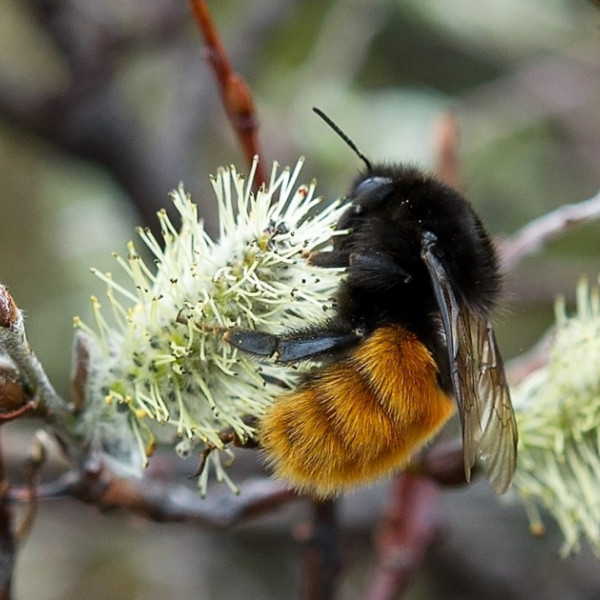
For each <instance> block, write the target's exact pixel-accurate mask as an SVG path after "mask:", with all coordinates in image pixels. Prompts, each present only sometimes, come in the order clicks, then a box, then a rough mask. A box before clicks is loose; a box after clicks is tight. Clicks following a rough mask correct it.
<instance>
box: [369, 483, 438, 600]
mask: <svg viewBox="0 0 600 600" xmlns="http://www.w3.org/2000/svg"><path fill="white" fill-rule="evenodd" d="M437 498H438V490H437V488H436V485H435V484H434V483H432V482H431V481H430V480H428V479H424V478H422V477H415V476H412V475H400V476H399V477H397V479H396V481H395V487H394V490H393V493H392V495H391V497H390V501H389V503H388V506H387V507H386V509H385V513H384V515H383V519H382V521H381V525H380V527H379V532H378V534H377V538H376V546H377V555H378V561H377V565H376V567H375V572H374V573H373V577H372V579H371V583H370V585H369V587H368V589H367V592H366V594H365V595H364V598H365V600H392V599H393V598H398V597H399V595H400V593H401V592H402V591H404V590H405V589H406V587H407V585H408V583H409V582H410V580H411V578H412V576H413V575H414V573H415V571H416V570H417V569H418V568H419V566H420V565H421V563H422V561H423V557H424V555H425V552H426V551H427V548H428V547H429V544H430V543H431V541H432V539H433V537H434V535H435V531H436V528H437V517H436V510H435V508H436V505H437Z"/></svg>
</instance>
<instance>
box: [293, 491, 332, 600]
mask: <svg viewBox="0 0 600 600" xmlns="http://www.w3.org/2000/svg"><path fill="white" fill-rule="evenodd" d="M305 545H306V550H305V554H304V569H303V573H302V584H301V590H300V598H302V600H332V598H334V597H335V592H336V588H337V576H338V573H339V567H340V551H339V541H338V524H337V514H336V501H335V500H315V501H313V521H312V524H311V527H310V531H309V534H308V536H307V539H306V541H305Z"/></svg>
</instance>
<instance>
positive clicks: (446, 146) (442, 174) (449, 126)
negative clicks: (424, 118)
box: [434, 113, 460, 189]
mask: <svg viewBox="0 0 600 600" xmlns="http://www.w3.org/2000/svg"><path fill="white" fill-rule="evenodd" d="M434 135H435V146H436V148H437V166H436V174H437V176H438V177H439V178H440V179H441V180H442V181H444V182H446V183H447V184H448V185H451V186H452V187H453V188H456V189H460V167H459V154H458V147H459V130H458V121H457V120H456V116H455V115H454V113H444V114H443V115H442V116H441V117H440V118H439V119H438V120H437V122H436V124H435V133H434Z"/></svg>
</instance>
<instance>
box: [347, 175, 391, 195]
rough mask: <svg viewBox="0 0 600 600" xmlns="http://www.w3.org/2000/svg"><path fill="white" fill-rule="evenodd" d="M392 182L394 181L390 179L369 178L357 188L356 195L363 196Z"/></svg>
mask: <svg viewBox="0 0 600 600" xmlns="http://www.w3.org/2000/svg"><path fill="white" fill-rule="evenodd" d="M391 182H392V180H391V179H390V178H389V177H367V178H366V179H363V180H362V181H361V182H360V183H359V184H358V185H357V186H356V190H354V195H355V196H363V195H365V194H368V193H370V192H372V191H374V190H375V189H377V188H378V187H379V186H384V185H385V184H387V183H391Z"/></svg>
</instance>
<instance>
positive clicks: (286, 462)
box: [259, 325, 454, 496]
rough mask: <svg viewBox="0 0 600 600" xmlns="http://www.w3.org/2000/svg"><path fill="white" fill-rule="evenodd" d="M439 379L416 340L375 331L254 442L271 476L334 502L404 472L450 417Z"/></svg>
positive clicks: (272, 416) (294, 398) (301, 392)
mask: <svg viewBox="0 0 600 600" xmlns="http://www.w3.org/2000/svg"><path fill="white" fill-rule="evenodd" d="M436 375H437V367H436V364H435V362H434V360H433V357H432V356H431V354H430V352H429V350H427V348H426V347H425V346H424V345H423V344H422V343H421V342H420V341H419V340H418V339H417V337H416V336H415V335H414V334H412V333H410V332H409V331H407V330H406V329H404V328H402V327H400V326H397V325H393V326H387V327H382V328H379V329H377V330H375V332H374V333H373V334H372V335H371V336H370V337H369V338H368V339H367V340H365V342H363V343H362V344H361V345H360V346H359V347H358V348H357V349H356V350H354V352H353V353H352V354H351V355H350V356H349V357H348V358H346V359H344V360H342V361H340V362H337V363H334V364H332V365H331V366H329V367H326V368H325V369H324V370H323V371H320V372H319V373H317V374H315V375H314V376H313V377H312V378H311V379H310V380H309V382H308V383H307V384H305V385H304V386H302V387H300V388H299V389H297V390H296V391H294V392H292V393H288V394H285V395H283V396H281V397H280V398H278V399H277V400H276V401H275V402H274V404H273V406H272V407H271V408H270V409H269V410H268V411H267V413H266V415H265V416H264V417H263V419H262V420H261V424H260V426H259V438H260V442H261V445H262V446H263V448H264V451H265V453H266V456H267V459H268V462H269V464H270V465H271V466H272V467H273V469H274V471H275V475H276V476H278V477H281V478H283V479H286V480H287V481H288V482H289V483H290V484H291V485H292V486H294V487H295V488H298V489H301V490H303V491H306V492H310V493H312V494H315V495H317V496H331V495H334V494H337V493H339V492H340V491H342V490H344V489H346V488H348V487H351V486H354V485H357V484H360V483H364V482H367V481H370V480H373V479H376V478H378V477H381V476H383V475H385V474H387V473H390V472H391V471H394V470H396V469H398V468H400V467H402V466H403V465H404V464H405V463H406V462H407V460H408V459H409V458H410V456H411V455H412V454H413V453H414V452H415V451H416V450H418V449H419V448H420V447H421V446H422V445H423V444H424V443H426V442H427V441H428V440H429V439H430V438H431V437H433V435H435V433H437V431H438V430H439V429H440V427H441V426H442V425H443V424H444V423H445V422H446V420H447V419H448V417H450V415H452V413H453V412H454V402H453V401H452V400H451V399H450V398H449V397H448V396H447V395H446V394H444V392H443V391H442V390H441V389H440V387H439V385H438V382H437V376H436Z"/></svg>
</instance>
